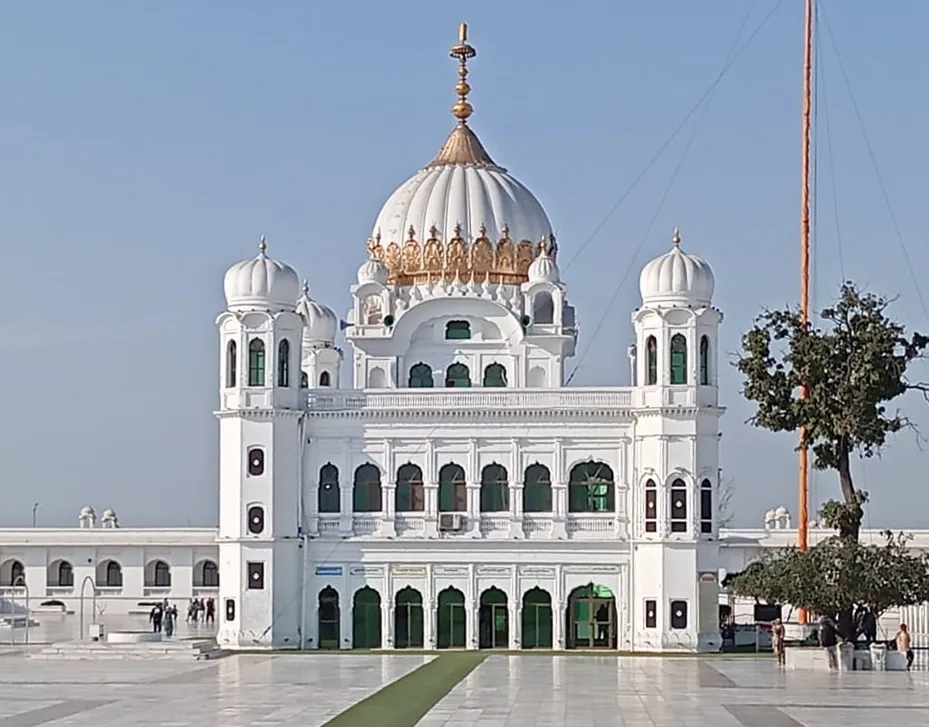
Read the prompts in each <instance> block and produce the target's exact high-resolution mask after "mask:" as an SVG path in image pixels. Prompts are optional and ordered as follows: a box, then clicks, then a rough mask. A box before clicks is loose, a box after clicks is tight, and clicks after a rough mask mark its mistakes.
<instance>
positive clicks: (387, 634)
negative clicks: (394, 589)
mask: <svg viewBox="0 0 929 727" xmlns="http://www.w3.org/2000/svg"><path fill="white" fill-rule="evenodd" d="M394 623H396V619H395V618H394V599H393V598H391V599H390V600H389V601H387V607H386V608H381V648H384V649H392V648H394Z"/></svg>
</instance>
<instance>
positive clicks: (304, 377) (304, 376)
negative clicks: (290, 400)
mask: <svg viewBox="0 0 929 727" xmlns="http://www.w3.org/2000/svg"><path fill="white" fill-rule="evenodd" d="M300 388H301V389H309V388H310V375H309V374H308V373H307V372H306V371H301V372H300Z"/></svg>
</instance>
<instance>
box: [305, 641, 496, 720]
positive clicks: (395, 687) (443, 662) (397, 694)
mask: <svg viewBox="0 0 929 727" xmlns="http://www.w3.org/2000/svg"><path fill="white" fill-rule="evenodd" d="M485 657H486V654H481V653H475V652H464V653H463V652H456V653H454V654H442V656H439V657H438V658H436V659H433V660H432V661H430V662H429V663H428V664H423V665H422V666H421V667H419V668H418V669H414V670H413V671H411V672H410V673H409V674H407V675H406V676H404V677H401V678H400V679H398V680H397V681H395V682H393V683H391V684H388V685H387V686H386V687H384V688H383V689H381V690H380V691H379V692H375V693H374V694H372V695H371V696H370V697H368V698H367V699H364V700H362V701H361V702H358V704H355V705H353V706H351V707H349V708H348V709H346V710H345V711H344V712H342V713H341V714H339V715H338V716H336V717H333V718H332V719H331V720H329V721H328V722H326V724H325V725H323V727H414V725H415V724H416V723H417V722H419V720H421V719H422V718H423V717H424V716H425V715H426V713H427V712H428V711H429V710H430V709H432V708H433V707H434V706H435V705H436V704H437V703H438V702H439V700H441V699H442V697H444V696H445V695H446V694H448V693H449V692H450V691H452V689H453V688H454V687H455V685H456V684H458V682H460V681H461V680H462V679H464V678H465V677H466V676H468V674H470V673H471V672H472V671H474V669H476V668H477V666H478V664H480V663H481V662H482V661H483V660H484V658H485Z"/></svg>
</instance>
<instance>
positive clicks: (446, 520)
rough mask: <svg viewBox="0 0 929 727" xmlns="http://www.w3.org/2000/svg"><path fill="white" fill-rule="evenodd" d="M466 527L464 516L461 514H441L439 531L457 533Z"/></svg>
mask: <svg viewBox="0 0 929 727" xmlns="http://www.w3.org/2000/svg"><path fill="white" fill-rule="evenodd" d="M463 527H464V515H462V514H461V513H460V512H443V513H440V514H439V531H440V532H443V533H457V532H458V531H460V530H461V529H462V528H463Z"/></svg>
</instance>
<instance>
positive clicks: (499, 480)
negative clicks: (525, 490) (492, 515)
mask: <svg viewBox="0 0 929 727" xmlns="http://www.w3.org/2000/svg"><path fill="white" fill-rule="evenodd" d="M509 509H510V483H509V477H508V476H507V472H506V467H504V466H503V465H500V464H497V463H496V462H494V463H493V464H489V465H487V466H486V467H485V468H484V470H483V471H482V472H481V512H506V511H507V510H509Z"/></svg>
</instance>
